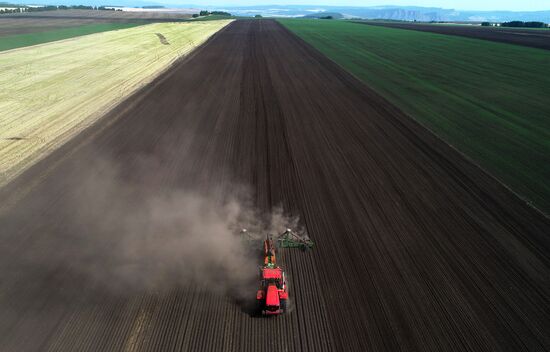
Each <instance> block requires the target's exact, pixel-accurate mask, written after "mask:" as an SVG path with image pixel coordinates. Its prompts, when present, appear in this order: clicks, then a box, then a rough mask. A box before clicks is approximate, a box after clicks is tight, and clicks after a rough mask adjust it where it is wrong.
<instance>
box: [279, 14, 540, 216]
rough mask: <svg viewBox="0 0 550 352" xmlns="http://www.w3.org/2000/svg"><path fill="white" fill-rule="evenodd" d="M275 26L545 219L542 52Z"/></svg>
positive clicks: (392, 33) (329, 25) (451, 39)
mask: <svg viewBox="0 0 550 352" xmlns="http://www.w3.org/2000/svg"><path fill="white" fill-rule="evenodd" d="M280 22H281V23H282V24H284V25H285V26H286V27H288V28H289V29H290V30H292V31H293V32H295V33H296V34H298V35H299V36H300V37H302V38H303V39H304V40H306V41H307V42H309V43H310V44H311V45H313V46H314V47H316V48H317V49H318V50H320V51H321V52H322V53H324V54H325V55H327V56H328V57H329V58H331V59H332V60H334V61H335V62H336V63H338V64H339V65H341V66H342V67H344V68H345V69H347V70H348V71H350V72H352V73H353V74H354V75H356V76H357V77H358V78H360V79H361V80H363V81H364V82H365V83H367V84H368V85H369V86H370V87H372V88H373V89H375V90H376V91H377V92H379V93H380V94H381V95H383V96H384V97H385V98H387V99H388V100H389V101H391V102H392V103H394V104H395V105H397V106H398V107H399V108H401V109H402V110H403V111H404V112H406V113H407V114H409V115H410V116H412V117H413V118H415V119H416V120H417V121H419V122H420V123H422V124H423V125H424V126H426V127H428V128H429V129H431V130H432V131H433V132H435V133H436V134H437V135H439V136H440V137H442V138H443V139H444V140H446V141H447V142H448V143H449V144H451V145H453V146H455V147H456V148H457V149H459V150H460V151H462V152H463V153H464V154H466V155H467V156H468V157H470V158H471V159H473V160H474V161H475V162H477V163H478V164H479V165H481V166H482V167H483V168H485V169H486V170H488V171H489V172H491V173H492V174H493V175H494V176H496V177H497V178H499V179H500V180H501V181H503V182H504V183H505V184H507V185H508V186H510V188H512V189H513V190H514V191H516V192H517V193H518V194H520V195H522V196H523V197H524V198H526V199H527V200H529V201H530V202H532V203H534V205H535V206H537V207H538V208H539V209H541V210H543V211H544V212H546V213H547V214H548V213H550V74H549V73H550V51H545V50H541V49H532V48H526V47H521V46H515V45H510V44H501V43H494V42H489V41H484V40H483V41H482V40H476V39H468V38H461V37H456V36H446V35H441V34H433V33H427V32H418V31H410V30H401V29H393V28H384V27H376V26H368V25H364V24H356V23H351V22H345V21H319V20H292V19H288V20H286V19H285V20H280Z"/></svg>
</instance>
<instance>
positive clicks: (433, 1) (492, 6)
mask: <svg viewBox="0 0 550 352" xmlns="http://www.w3.org/2000/svg"><path fill="white" fill-rule="evenodd" d="M170 2H172V1H170ZM193 2H194V3H195V4H197V5H213V6H223V5H226V6H227V5H233V6H249V5H273V4H277V5H289V4H294V5H325V6H328V5H335V6H378V5H396V6H426V7H441V8H446V9H456V10H509V11H540V10H550V0H344V1H338V0H282V1H276V0H260V1H253V0H203V1H201V0H195V1H193Z"/></svg>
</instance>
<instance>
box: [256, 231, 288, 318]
mask: <svg viewBox="0 0 550 352" xmlns="http://www.w3.org/2000/svg"><path fill="white" fill-rule="evenodd" d="M256 300H257V301H258V310H259V311H260V312H261V313H262V314H263V315H277V314H282V313H284V312H285V311H286V304H287V300H288V291H287V287H286V281H285V273H284V271H283V269H282V268H280V267H279V266H278V265H277V264H276V259H275V246H274V245H273V241H272V240H271V239H270V238H267V239H266V240H265V241H264V265H263V267H261V268H260V288H259V289H258V292H257V293H256Z"/></svg>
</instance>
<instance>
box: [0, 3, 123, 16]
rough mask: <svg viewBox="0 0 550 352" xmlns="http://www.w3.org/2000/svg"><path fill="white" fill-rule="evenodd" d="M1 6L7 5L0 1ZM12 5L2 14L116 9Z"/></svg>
mask: <svg viewBox="0 0 550 352" xmlns="http://www.w3.org/2000/svg"><path fill="white" fill-rule="evenodd" d="M0 6H6V5H4V4H2V3H0ZM10 7H15V8H11V9H1V10H0V14H3V13H17V12H41V11H54V10H102V11H115V9H113V8H106V7H105V6H85V5H70V6H65V5H59V6H54V5H46V6H40V7H29V6H21V5H11V6H10ZM117 11H122V10H121V9H117Z"/></svg>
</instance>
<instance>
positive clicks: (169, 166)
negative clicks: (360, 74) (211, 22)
mask: <svg viewBox="0 0 550 352" xmlns="http://www.w3.org/2000/svg"><path fill="white" fill-rule="evenodd" d="M103 121H105V125H97V126H96V127H95V128H92V129H89V130H87V131H86V132H85V133H83V134H82V135H80V136H79V137H78V138H77V139H74V140H72V141H71V142H70V143H69V144H67V145H66V146H65V147H63V148H61V149H60V150H58V151H56V152H55V153H54V154H52V155H51V156H50V157H49V158H48V159H46V160H44V161H42V162H40V163H39V164H37V165H36V166H35V167H33V168H32V169H30V170H29V171H28V172H26V173H25V174H23V175H22V176H21V177H19V178H18V179H17V181H16V182H15V183H13V184H12V185H11V186H10V187H9V188H7V189H4V191H3V194H0V196H1V197H2V198H1V199H4V200H6V201H10V199H11V200H14V199H15V200H17V202H16V205H15V207H13V208H10V209H7V210H6V209H4V211H3V212H2V213H0V214H1V215H0V226H1V229H2V238H1V241H0V244H1V245H0V268H2V275H3V279H2V280H1V281H0V311H1V312H2V313H1V314H2V317H1V319H0V350H3V351H4V350H5V351H10V350H48V349H50V350H55V351H62V350H66V351H75V350H78V351H85V350H90V351H97V350H123V349H126V350H132V351H137V350H157V351H158V350H162V351H170V350H189V351H212V350H215V351H221V350H224V351H248V350H254V351H262V350H266V351H267V350H270V351H291V350H296V351H298V350H303V351H309V350H315V351H329V350H340V351H343V350H347V351H351V350H356V351H399V350H401V351H465V350H471V351H495V350H499V351H522V350H530V351H544V350H548V349H549V348H550V341H549V339H548V334H547V333H546V330H547V327H548V326H549V324H550V319H549V314H548V312H549V308H550V305H549V297H550V296H549V294H550V289H549V287H550V285H548V284H549V277H550V275H548V274H549V267H550V258H549V255H548V253H550V241H549V239H548V235H547V234H548V232H549V229H550V222H549V221H548V220H547V219H545V218H542V216H540V215H539V214H538V213H536V212H534V211H533V210H532V209H531V208H529V207H527V206H526V205H524V204H523V203H521V202H520V201H519V200H518V199H517V198H515V197H514V196H513V195H511V194H510V193H509V192H507V191H506V190H505V189H503V188H502V187H501V186H500V185H499V184H497V183H496V182H495V181H494V180H493V179H492V178H490V177H489V176H487V175H485V174H483V173H482V172H481V171H480V170H479V169H477V168H476V167H474V166H472V165H471V164H469V163H468V162H466V161H465V160H464V159H463V158H462V157H461V156H460V155H458V154H457V153H456V152H455V151H453V150H452V149H451V148H449V147H448V146H447V145H445V144H443V143H442V142H440V141H439V140H437V139H436V138H435V137H433V136H432V135H430V134H428V133H427V132H426V131H425V130H423V129H422V128H420V127H419V126H418V125H416V124H415V123H414V122H412V121H411V120H410V119H408V118H407V117H406V116H403V115H402V114H401V113H400V112H399V111H398V110H396V109H395V108H394V107H392V106H391V105H389V104H387V102H385V101H384V100H383V99H382V98H380V97H379V96H378V95H376V94H375V93H374V92H372V91H371V90H369V89H368V88H367V87H365V86H364V85H363V84H361V83H360V82H358V81H357V80H356V79H354V78H353V77H352V76H350V75H349V74H347V73H346V72H344V71H342V70H341V69H339V68H338V67H337V66H336V65H334V64H333V63H332V62H330V61H329V60H327V59H326V58H324V57H323V56H321V55H320V54H318V53H317V52H316V51H314V50H312V49H311V48H310V47H308V46H307V45H306V44H304V43H303V42H302V41H301V40H300V39H298V38H296V37H295V36H293V35H292V34H291V33H290V32H288V31H287V30H285V29H284V28H282V27H281V26H280V25H279V24H277V23H276V22H274V21H269V20H262V21H236V22H234V23H232V24H231V25H230V26H228V27H226V28H225V29H224V30H222V31H221V32H219V33H218V34H216V35H215V36H214V37H212V38H211V39H210V40H209V42H208V43H207V45H205V46H203V47H202V48H200V49H199V50H198V51H197V52H195V53H194V54H193V55H192V56H191V57H189V58H187V59H186V60H185V61H184V62H182V63H181V64H179V65H177V66H176V67H175V68H174V69H173V70H171V71H169V72H167V73H166V74H164V75H163V76H162V77H160V78H159V79H157V80H156V81H155V82H154V83H153V84H151V85H149V86H148V87H146V88H145V89H143V90H142V91H140V92H139V93H138V94H136V95H134V96H133V97H132V98H130V99H129V100H127V101H126V102H125V103H124V104H122V105H121V106H119V107H118V108H117V109H115V110H114V111H112V112H111V113H110V114H109V116H107V118H106V119H104V120H103ZM107 122H108V123H109V125H107ZM98 159H101V161H100V160H98ZM105 159H108V160H109V163H105V162H104V160H105ZM144 166H145V167H144ZM114 168H117V169H119V170H120V172H121V176H120V177H121V178H122V179H123V181H124V184H127V183H128V184H139V185H141V187H140V188H139V189H137V190H134V192H133V193H132V194H126V193H122V195H123V196H124V197H129V198H130V199H140V197H142V196H143V195H144V194H146V192H145V191H144V190H145V189H147V191H148V192H149V191H150V192H153V193H156V192H163V191H166V190H168V191H169V192H171V191H172V190H173V189H179V190H181V189H193V190H203V191H205V192H209V193H211V194H213V195H214V196H215V197H218V198H220V199H222V198H224V196H225V195H227V194H231V193H232V192H234V191H235V189H237V188H238V187H239V186H240V185H245V186H249V187H250V188H251V189H252V194H253V201H254V203H255V205H256V206H257V207H258V208H260V209H262V210H266V211H269V210H270V209H272V208H273V207H275V206H277V205H279V204H282V205H283V206H284V207H285V209H287V210H289V211H290V212H291V213H292V214H294V215H300V216H301V218H302V220H303V222H304V223H305V225H306V226H307V229H308V232H309V234H310V236H311V237H312V238H313V240H314V241H315V242H316V248H315V249H314V250H313V251H311V252H308V253H301V252H296V251H287V252H284V253H282V260H283V262H284V265H285V266H286V268H287V270H288V272H289V276H290V287H291V295H292V297H293V301H294V305H295V308H294V311H293V312H292V313H290V314H288V315H286V316H282V317H279V318H276V319H257V318H253V317H250V316H249V315H248V314H246V312H245V311H243V309H242V307H240V306H239V305H238V304H236V303H235V302H233V301H232V300H231V299H230V298H228V297H225V296H219V295H216V294H215V293H212V292H210V291H209V290H207V289H204V287H197V286H196V285H193V284H191V283H189V284H183V285H182V286H183V287H180V288H173V289H171V290H169V291H168V292H159V293H158V294H154V293H152V294H137V293H134V292H131V291H130V292H125V293H124V294H121V295H120V294H119V295H113V294H109V293H108V292H101V289H99V292H98V289H97V288H96V289H95V290H92V289H91V288H88V287H87V286H85V285H86V282H87V281H86V280H84V278H83V277H81V275H80V273H79V272H78V271H74V270H72V269H73V266H72V265H66V263H67V262H69V263H72V262H73V261H74V263H77V262H79V260H81V259H82V258H81V257H80V256H78V257H74V258H73V257H72V256H71V255H73V252H74V251H76V253H79V251H82V247H85V246H84V244H86V243H87V242H81V241H83V238H84V239H86V238H87V237H88V236H95V235H96V233H95V231H94V230H95V229H96V227H97V226H98V225H97V222H101V221H100V220H101V219H105V221H107V219H108V218H109V216H110V214H111V212H112V211H114V209H115V208H116V206H117V204H119V199H118V198H119V197H120V194H118V193H117V192H115V194H113V199H109V198H107V202H104V203H101V204H100V205H101V206H99V205H98V203H97V202H94V201H93V199H94V197H96V196H97V195H96V194H95V193H101V191H102V187H100V186H98V187H97V188H94V189H93V192H92V193H90V194H86V197H85V196H84V195H83V194H82V192H83V189H86V186H85V185H86V182H85V180H86V179H87V180H88V181H87V182H89V179H90V178H91V179H93V180H94V181H97V182H98V183H97V184H98V185H101V180H103V179H105V175H106V174H109V172H110V170H112V169H114ZM83 175H85V176H86V177H83ZM75 201H76V202H78V201H80V202H81V203H82V202H83V203H84V204H81V203H80V205H79V206H74V204H75ZM10 202H11V201H10ZM86 212H91V213H93V214H94V216H93V217H92V219H96V220H97V222H89V223H87V222H85V221H84V220H89V219H88V218H82V213H86ZM136 217H139V214H136ZM83 219H84V220H83ZM205 225H206V224H205ZM83 236H85V237H83ZM102 245H105V246H106V248H107V247H108V246H109V245H110V242H109V243H107V244H102ZM96 254H97V253H96ZM121 255H122V253H121ZM40 258H43V259H40ZM49 258H63V259H66V258H69V259H71V260H69V261H67V260H48V259H49ZM92 262H93V258H92ZM152 264H154V263H152ZM75 265H76V264H75ZM83 286H84V287H83ZM250 294H251V295H254V294H255V292H251V293H250Z"/></svg>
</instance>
